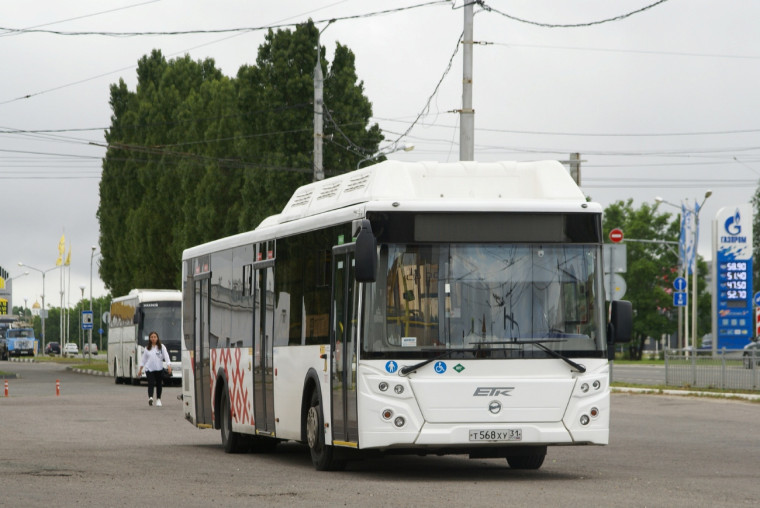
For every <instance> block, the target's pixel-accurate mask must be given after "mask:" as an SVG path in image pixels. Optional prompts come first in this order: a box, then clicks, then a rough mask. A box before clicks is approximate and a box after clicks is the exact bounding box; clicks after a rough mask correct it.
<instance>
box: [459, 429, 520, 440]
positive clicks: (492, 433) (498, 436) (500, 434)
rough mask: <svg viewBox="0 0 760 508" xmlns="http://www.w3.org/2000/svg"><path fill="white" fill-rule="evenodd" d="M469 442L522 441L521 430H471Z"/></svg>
mask: <svg viewBox="0 0 760 508" xmlns="http://www.w3.org/2000/svg"><path fill="white" fill-rule="evenodd" d="M470 441H522V429H495V430H493V429H492V430H481V429H474V430H472V429H471V430H470Z"/></svg>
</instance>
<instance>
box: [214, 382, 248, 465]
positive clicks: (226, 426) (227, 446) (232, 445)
mask: <svg viewBox="0 0 760 508" xmlns="http://www.w3.org/2000/svg"><path fill="white" fill-rule="evenodd" d="M220 405H221V407H220V408H219V410H220V413H219V417H220V418H221V420H222V421H221V422H220V425H219V427H220V428H221V431H222V432H221V434H222V446H223V447H224V452H225V453H241V452H244V451H246V443H245V440H244V439H243V437H244V436H242V435H241V434H239V433H238V432H232V408H231V407H230V394H229V393H228V392H227V390H224V391H223V392H222V400H221V401H220Z"/></svg>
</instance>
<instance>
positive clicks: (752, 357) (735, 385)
mask: <svg viewBox="0 0 760 508" xmlns="http://www.w3.org/2000/svg"><path fill="white" fill-rule="evenodd" d="M664 357H665V384H666V385H669V386H688V387H691V388H721V389H724V390H760V352H759V351H744V350H742V349H738V350H736V349H722V350H720V351H718V352H717V353H716V354H715V355H713V353H712V351H696V352H694V351H686V350H683V349H681V350H669V351H665V354H664Z"/></svg>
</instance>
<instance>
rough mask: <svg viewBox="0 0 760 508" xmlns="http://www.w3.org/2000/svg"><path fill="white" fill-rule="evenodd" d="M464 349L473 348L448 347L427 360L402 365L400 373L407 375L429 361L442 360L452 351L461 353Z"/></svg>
mask: <svg viewBox="0 0 760 508" xmlns="http://www.w3.org/2000/svg"><path fill="white" fill-rule="evenodd" d="M462 351H472V349H447V350H446V351H444V352H442V353H441V354H439V355H435V356H433V357H431V358H428V359H427V360H422V361H421V362H420V363H416V364H414V365H408V366H406V367H401V368H400V369H399V371H398V373H399V374H400V375H401V376H406V375H409V374H411V373H412V372H414V371H416V370H417V369H419V368H420V367H424V366H425V365H427V364H428V363H431V362H434V361H436V360H440V359H441V358H443V357H445V356H448V355H449V354H450V353H455V352H456V353H461V352H462Z"/></svg>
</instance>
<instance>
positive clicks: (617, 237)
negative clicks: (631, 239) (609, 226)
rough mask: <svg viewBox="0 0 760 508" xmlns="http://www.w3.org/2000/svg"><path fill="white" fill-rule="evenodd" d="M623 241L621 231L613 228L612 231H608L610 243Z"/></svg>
mask: <svg viewBox="0 0 760 508" xmlns="http://www.w3.org/2000/svg"><path fill="white" fill-rule="evenodd" d="M622 239H623V230H622V229H620V228H615V229H613V230H612V231H610V240H612V243H619V242H620V241H621V240H622Z"/></svg>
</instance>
